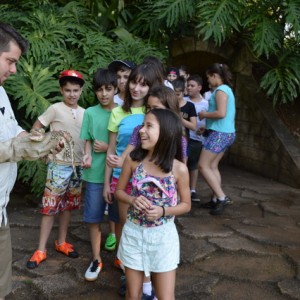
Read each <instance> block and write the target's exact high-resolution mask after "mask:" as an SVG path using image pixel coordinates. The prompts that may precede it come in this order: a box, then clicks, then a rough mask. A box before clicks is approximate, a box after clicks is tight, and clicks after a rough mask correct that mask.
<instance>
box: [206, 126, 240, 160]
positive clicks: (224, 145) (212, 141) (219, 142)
mask: <svg viewBox="0 0 300 300" xmlns="http://www.w3.org/2000/svg"><path fill="white" fill-rule="evenodd" d="M234 140H235V132H233V133H226V132H219V131H214V130H208V135H207V138H206V140H205V142H204V143H203V148H204V149H205V150H208V151H210V152H213V153H217V154H218V153H221V152H225V151H226V150H227V149H228V148H229V147H230V146H231V145H232V144H233V142H234Z"/></svg>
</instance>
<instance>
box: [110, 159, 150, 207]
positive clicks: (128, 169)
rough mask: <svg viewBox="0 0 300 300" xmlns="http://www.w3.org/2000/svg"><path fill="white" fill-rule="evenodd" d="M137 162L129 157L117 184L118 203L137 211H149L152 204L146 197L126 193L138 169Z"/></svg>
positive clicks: (116, 195)
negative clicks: (132, 207) (130, 206)
mask: <svg viewBox="0 0 300 300" xmlns="http://www.w3.org/2000/svg"><path fill="white" fill-rule="evenodd" d="M136 166H137V162H134V161H132V159H131V157H130V156H127V157H126V159H125V161H124V165H123V168H122V172H121V175H120V178H119V180H118V183H117V187H116V191H115V197H116V198H117V200H118V201H121V202H123V203H125V204H129V205H133V206H134V207H135V208H136V209H137V210H146V211H147V210H148V209H150V208H151V202H150V201H149V200H148V199H147V198H145V197H144V196H138V197H134V196H130V195H128V194H127V193H126V192H125V189H126V186H127V184H128V182H129V181H130V178H131V177H132V173H133V170H134V169H135V168H136Z"/></svg>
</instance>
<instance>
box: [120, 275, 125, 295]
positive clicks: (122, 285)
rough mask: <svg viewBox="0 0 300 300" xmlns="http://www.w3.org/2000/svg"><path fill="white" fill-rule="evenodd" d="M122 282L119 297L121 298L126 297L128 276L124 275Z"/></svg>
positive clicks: (121, 278)
mask: <svg viewBox="0 0 300 300" xmlns="http://www.w3.org/2000/svg"><path fill="white" fill-rule="evenodd" d="M120 281H121V287H120V288H119V295H120V296H121V297H125V295H126V276H125V275H122V276H121V277H120Z"/></svg>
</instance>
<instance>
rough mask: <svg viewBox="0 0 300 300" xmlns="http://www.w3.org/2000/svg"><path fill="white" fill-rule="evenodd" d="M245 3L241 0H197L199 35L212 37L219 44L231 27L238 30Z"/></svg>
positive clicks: (226, 36)
mask: <svg viewBox="0 0 300 300" xmlns="http://www.w3.org/2000/svg"><path fill="white" fill-rule="evenodd" d="M245 5H246V1H243V0H241V1H236V0H219V1H210V0H204V1H199V2H198V4H197V9H198V16H197V17H198V20H199V21H198V22H199V23H198V26H197V28H198V29H199V33H200V35H202V36H203V37H204V40H208V39H213V40H214V41H215V43H216V44H217V45H221V44H222V43H223V42H224V41H225V39H226V38H228V37H229V36H230V35H231V33H232V30H233V29H234V30H236V31H239V30H240V27H241V21H240V19H239V16H240V14H241V10H242V9H243V8H244V7H245Z"/></svg>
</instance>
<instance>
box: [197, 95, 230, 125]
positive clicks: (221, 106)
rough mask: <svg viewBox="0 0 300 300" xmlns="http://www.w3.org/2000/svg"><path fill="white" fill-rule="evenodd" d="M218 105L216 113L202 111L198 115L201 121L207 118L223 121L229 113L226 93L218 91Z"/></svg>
mask: <svg viewBox="0 0 300 300" xmlns="http://www.w3.org/2000/svg"><path fill="white" fill-rule="evenodd" d="M215 97H216V104H217V109H216V110H215V111H211V112H208V111H200V112H199V113H198V116H199V118H200V120H202V119H204V118H207V119H222V118H224V117H225V116H226V112H227V101H228V96H227V94H226V93H224V92H223V91H220V90H218V91H216V95H215Z"/></svg>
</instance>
